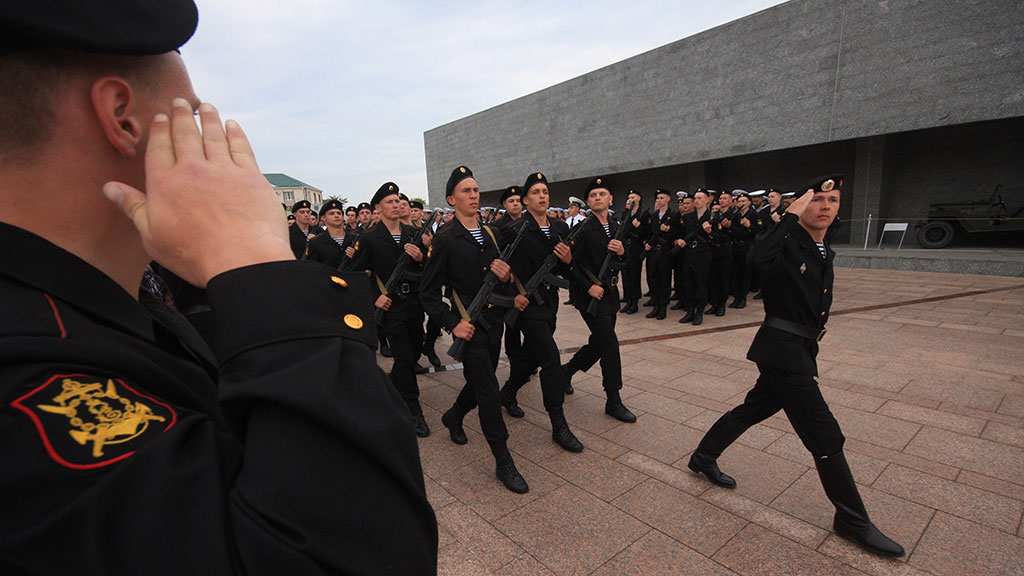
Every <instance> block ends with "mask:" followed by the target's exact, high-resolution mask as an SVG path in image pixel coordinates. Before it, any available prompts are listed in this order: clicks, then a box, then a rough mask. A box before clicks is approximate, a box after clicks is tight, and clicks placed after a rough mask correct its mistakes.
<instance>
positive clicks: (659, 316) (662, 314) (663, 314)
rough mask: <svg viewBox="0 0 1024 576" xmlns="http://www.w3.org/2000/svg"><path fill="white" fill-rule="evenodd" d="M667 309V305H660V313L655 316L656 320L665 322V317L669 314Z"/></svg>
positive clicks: (658, 309)
mask: <svg viewBox="0 0 1024 576" xmlns="http://www.w3.org/2000/svg"><path fill="white" fill-rule="evenodd" d="M665 307H666V305H665V304H661V305H659V306H658V307H657V311H658V313H657V314H655V316H654V319H655V320H664V319H665V317H666V316H667V315H668V313H667V312H666V311H665Z"/></svg>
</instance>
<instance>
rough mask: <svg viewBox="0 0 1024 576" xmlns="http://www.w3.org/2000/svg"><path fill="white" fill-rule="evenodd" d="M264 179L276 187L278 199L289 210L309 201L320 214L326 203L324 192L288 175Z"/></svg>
mask: <svg viewBox="0 0 1024 576" xmlns="http://www.w3.org/2000/svg"><path fill="white" fill-rule="evenodd" d="M263 177H264V178H266V179H267V181H269V182H270V184H271V186H273V187H274V193H275V194H277V199H278V200H279V201H280V202H281V203H282V204H284V205H285V206H286V207H287V209H288V210H291V208H292V205H293V204H295V203H296V202H299V201H301V200H309V203H310V204H311V205H312V207H313V210H314V211H316V212H320V206H322V205H323V203H324V192H323V190H321V189H319V188H317V187H315V186H310V185H309V184H306V183H305V182H303V181H301V180H296V179H295V178H292V177H291V176H289V175H287V174H277V173H275V174H264V175H263Z"/></svg>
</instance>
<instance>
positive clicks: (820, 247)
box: [815, 242, 828, 260]
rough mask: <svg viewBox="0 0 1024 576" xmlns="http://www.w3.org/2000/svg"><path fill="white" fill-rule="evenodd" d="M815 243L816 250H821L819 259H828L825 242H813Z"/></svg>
mask: <svg viewBox="0 0 1024 576" xmlns="http://www.w3.org/2000/svg"><path fill="white" fill-rule="evenodd" d="M815 244H817V245H818V250H819V251H820V252H821V259H822V260H828V252H826V251H825V243H824V242H815Z"/></svg>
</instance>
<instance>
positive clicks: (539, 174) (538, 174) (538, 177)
mask: <svg viewBox="0 0 1024 576" xmlns="http://www.w3.org/2000/svg"><path fill="white" fill-rule="evenodd" d="M543 177H544V175H543V174H541V173H540V172H537V179H538V180H540V179H541V178H543Z"/></svg>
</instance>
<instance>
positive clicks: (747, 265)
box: [732, 241, 754, 300]
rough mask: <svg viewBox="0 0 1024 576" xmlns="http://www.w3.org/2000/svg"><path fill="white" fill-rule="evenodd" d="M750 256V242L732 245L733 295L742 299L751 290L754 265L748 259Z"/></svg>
mask: <svg viewBox="0 0 1024 576" xmlns="http://www.w3.org/2000/svg"><path fill="white" fill-rule="evenodd" d="M749 256H750V244H749V243H748V242H746V241H744V243H743V244H735V243H734V244H733V245H732V295H733V296H734V297H735V298H739V299H741V300H742V299H745V298H746V297H747V292H750V279H751V272H752V271H753V268H754V267H753V266H751V262H749V261H748V258H749Z"/></svg>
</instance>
